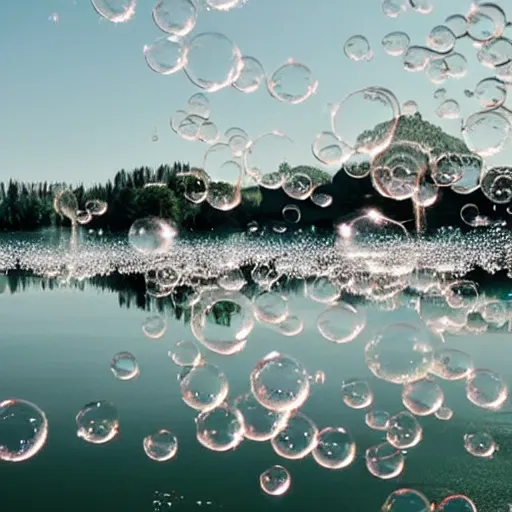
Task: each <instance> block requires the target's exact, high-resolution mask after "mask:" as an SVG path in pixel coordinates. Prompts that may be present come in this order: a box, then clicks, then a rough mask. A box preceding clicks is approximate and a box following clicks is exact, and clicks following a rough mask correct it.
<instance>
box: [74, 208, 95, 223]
mask: <svg viewBox="0 0 512 512" xmlns="http://www.w3.org/2000/svg"><path fill="white" fill-rule="evenodd" d="M75 218H76V221H77V222H78V224H81V225H82V226H83V225H85V224H88V223H89V222H91V220H92V215H91V214H90V212H88V211H87V210H77V212H76V214H75Z"/></svg>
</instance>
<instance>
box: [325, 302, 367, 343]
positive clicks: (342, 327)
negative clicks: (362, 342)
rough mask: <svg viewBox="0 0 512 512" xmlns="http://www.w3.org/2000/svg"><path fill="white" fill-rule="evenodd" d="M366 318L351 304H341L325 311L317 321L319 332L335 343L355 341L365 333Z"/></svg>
mask: <svg viewBox="0 0 512 512" xmlns="http://www.w3.org/2000/svg"><path fill="white" fill-rule="evenodd" d="M365 325H366V318H365V315H364V313H363V311H362V310H357V309H356V308H355V307H354V306H352V305H351V304H347V303H345V302H339V303H338V304H336V305H334V306H330V307H329V308H327V309H325V310H324V311H323V312H322V313H320V315H319V316H318V319H317V329H318V332H319V333H320V334H321V335H322V336H323V337H324V338H325V339H326V340H329V341H332V342H334V343H349V342H351V341H354V340H355V339H356V338H357V337H358V336H359V334H361V332H362V331H363V329H364V327H365Z"/></svg>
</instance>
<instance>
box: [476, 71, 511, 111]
mask: <svg viewBox="0 0 512 512" xmlns="http://www.w3.org/2000/svg"><path fill="white" fill-rule="evenodd" d="M474 95H475V96H476V97H477V98H478V101H479V102H480V105H481V106H482V108H485V109H493V108H498V107H501V106H502V105H503V103H505V99H506V98H507V87H506V85H505V84H504V83H503V82H501V81H500V80H497V79H496V78H485V79H484V80H481V81H480V82H479V83H478V84H477V86H476V87H475V92H474Z"/></svg>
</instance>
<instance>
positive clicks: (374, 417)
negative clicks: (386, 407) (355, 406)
mask: <svg viewBox="0 0 512 512" xmlns="http://www.w3.org/2000/svg"><path fill="white" fill-rule="evenodd" d="M389 418H390V415H389V413H388V412H386V411H381V410H378V409H374V410H372V411H368V412H367V413H366V416H365V418H364V421H365V423H366V424H367V425H368V426H369V427H370V428H371V429H373V430H387V429H388V426H389Z"/></svg>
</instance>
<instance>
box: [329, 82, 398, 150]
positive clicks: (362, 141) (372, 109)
mask: <svg viewBox="0 0 512 512" xmlns="http://www.w3.org/2000/svg"><path fill="white" fill-rule="evenodd" d="M399 115H400V105H399V103H398V100H397V99H396V97H395V95H394V94H393V93H392V92H391V91H388V90H387V89H383V88H380V87H369V88H367V89H363V90H360V91H356V92H353V93H352V94H349V95H348V96H347V97H346V98H345V99H344V100H343V101H342V102H341V104H339V105H337V106H335V107H334V109H333V111H332V114H331V124H332V131H333V132H334V133H335V134H336V135H337V136H338V137H339V138H340V139H341V140H342V141H343V142H345V143H346V144H347V145H348V146H350V147H351V148H352V149H353V150H354V151H357V152H359V153H367V154H369V155H371V156H375V155H376V154H378V153H381V152H382V151H384V149H386V148H387V147H388V146H389V145H390V144H391V141H392V139H393V137H394V135H395V131H396V127H397V124H398V118H399ZM375 125H382V126H383V128H382V130H378V131H375V130H373V127H374V126H375Z"/></svg>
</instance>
